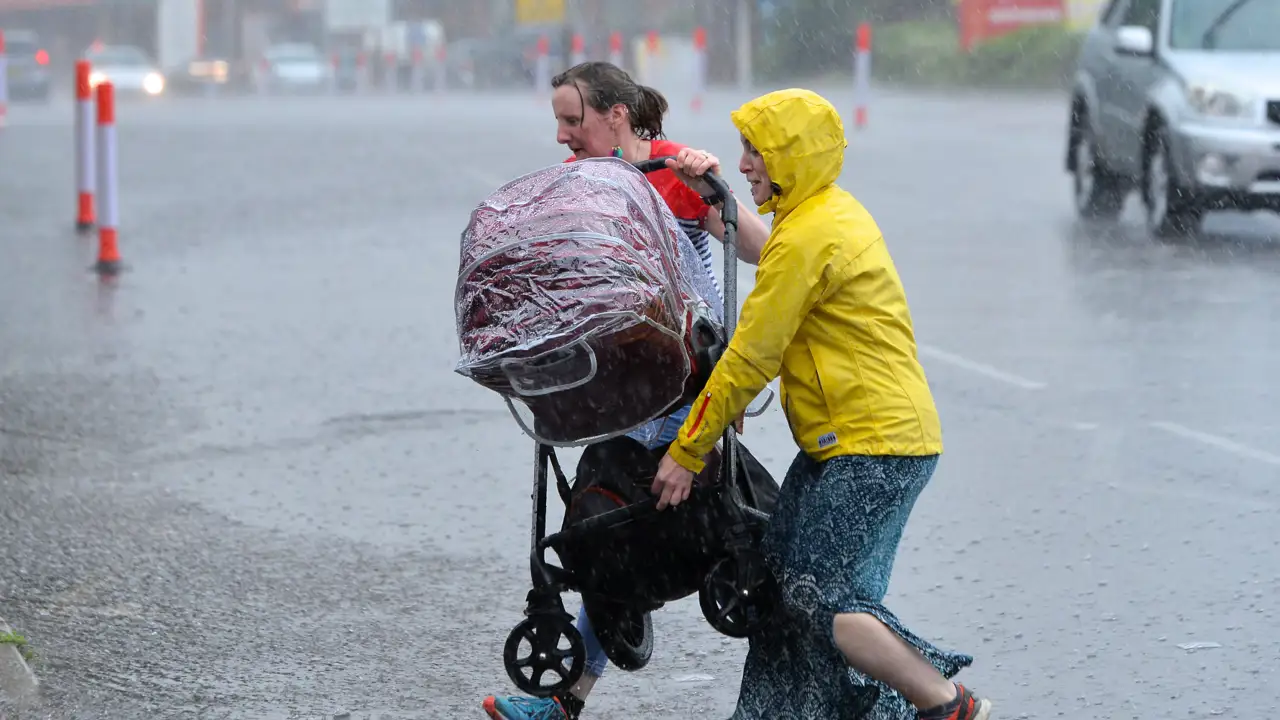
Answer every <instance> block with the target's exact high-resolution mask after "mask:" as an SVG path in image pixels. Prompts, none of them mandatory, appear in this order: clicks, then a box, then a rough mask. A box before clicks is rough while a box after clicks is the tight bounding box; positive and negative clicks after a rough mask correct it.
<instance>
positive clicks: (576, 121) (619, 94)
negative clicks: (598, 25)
mask: <svg viewBox="0 0 1280 720" xmlns="http://www.w3.org/2000/svg"><path fill="white" fill-rule="evenodd" d="M551 86H552V88H553V90H554V92H553V94H552V97H551V106H552V109H553V110H554V111H555V115H556V124H557V132H556V140H557V141H558V142H559V143H560V144H561V145H565V146H567V147H568V148H569V149H570V150H572V151H573V157H570V158H568V159H567V160H566V161H565V162H574V161H575V160H582V159H584V158H597V157H617V158H622V159H623V160H626V161H627V162H632V163H634V162H639V161H641V160H648V159H650V158H655V157H664V156H675V157H676V159H674V160H668V161H667V167H666V168H664V169H660V170H655V171H654V172H651V173H649V174H648V176H647V177H648V179H649V182H650V183H651V184H652V185H653V187H654V189H655V190H657V191H658V194H659V195H660V196H661V197H662V199H663V200H665V201H666V203H667V206H668V207H670V208H671V212H672V214H673V215H675V218H676V221H677V222H678V223H679V225H680V228H681V229H682V230H683V231H684V233H685V235H687V236H688V237H689V240H690V241H691V242H692V243H693V247H694V248H695V249H696V250H697V252H698V256H699V258H700V259H701V260H702V266H703V268H704V269H705V270H706V272H707V275H709V276H710V277H711V281H712V283H714V284H715V286H716V290H717V292H719V291H720V285H719V283H718V282H717V281H716V274H715V269H714V267H715V266H714V261H713V259H712V255H711V243H710V237H715V238H716V239H717V240H720V241H721V242H723V241H724V222H723V221H722V220H721V219H720V211H719V208H717V207H714V206H712V205H710V204H708V201H707V200H705V199H704V198H703V196H702V195H701V194H699V193H698V192H697V191H695V190H693V188H694V187H702V183H701V181H700V180H698V179H697V178H696V177H693V176H691V175H688V174H685V173H684V172H682V171H681V170H680V169H679V168H682V167H686V168H687V167H691V165H692V162H691V159H692V157H693V156H694V155H697V156H705V157H709V156H708V155H707V153H705V152H702V151H699V150H693V149H690V148H688V147H686V146H684V145H681V144H679V143H676V142H672V141H670V140H667V139H666V136H665V133H664V132H663V129H662V120H663V117H664V116H665V115H666V114H667V109H668V104H667V99H666V98H664V97H663V96H662V94H661V93H659V92H658V91H657V90H654V89H653V88H651V87H647V86H644V85H640V84H638V83H636V82H635V81H634V80H632V79H631V76H630V75H628V74H627V73H626V71H624V70H623V69H622V68H619V67H618V66H616V65H613V64H610V63H607V62H586V63H582V64H580V65H575V66H574V67H571V68H569V69H568V70H566V71H564V72H563V73H561V74H559V75H557V76H556V77H555V78H554V79H552V81H551ZM738 225H739V227H738V235H737V240H738V257H739V258H741V259H742V260H743V261H744V262H747V263H750V264H752V265H754V264H756V263H758V262H759V260H760V250H761V248H763V247H764V242H765V240H767V239H768V238H769V228H768V227H767V226H766V225H765V224H764V221H763V220H762V219H760V218H759V217H757V216H754V215H750V214H747V213H743V214H740V215H739V216H738ZM708 299H709V300H710V298H708ZM716 300H720V301H722V300H723V299H722V298H716ZM689 411H690V406H688V405H686V406H685V407H683V408H681V409H679V410H677V411H675V412H674V413H672V414H671V415H668V416H667V417H664V418H658V419H656V420H653V421H651V422H650V423H648V424H647V425H645V426H643V427H641V428H639V429H637V430H635V431H633V432H631V433H630V434H629V435H628V437H631V438H632V439H634V440H637V441H638V442H640V443H641V444H643V445H644V446H645V447H646V448H648V449H649V450H657V449H659V448H664V447H666V446H667V445H670V444H671V441H672V440H674V439H675V437H676V432H677V431H678V430H679V429H680V426H681V424H682V423H683V422H684V421H685V418H686V417H688V415H689ZM578 631H579V632H580V633H581V634H582V639H583V643H584V645H585V646H586V650H587V662H586V671H585V672H584V673H583V676H582V679H581V680H579V681H578V682H577V683H576V684H575V685H574V686H573V687H572V688H571V689H570V691H569V692H568V693H567V694H565V695H564V696H561V697H552V698H530V697H523V696H489V697H487V698H485V699H484V703H483V706H484V709H485V711H486V712H488V713H489V716H490V717H491V718H494V719H495V720H576V719H577V718H578V716H579V714H580V713H581V712H582V708H583V705H584V703H585V701H586V698H587V695H588V694H589V693H590V692H591V689H592V688H593V687H594V686H595V683H596V681H597V680H598V679H599V678H600V676H601V675H603V674H604V670H605V668H606V667H607V666H608V664H609V660H608V658H607V657H606V656H605V653H604V650H603V648H602V647H601V645H600V642H599V640H598V639H597V638H596V636H595V633H594V632H593V631H592V629H591V623H590V621H589V620H588V619H587V614H586V610H585V608H580V609H579V610H578Z"/></svg>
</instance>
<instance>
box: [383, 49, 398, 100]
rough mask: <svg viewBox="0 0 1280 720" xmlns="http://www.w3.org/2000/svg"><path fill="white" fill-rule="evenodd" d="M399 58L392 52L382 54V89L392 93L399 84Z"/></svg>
mask: <svg viewBox="0 0 1280 720" xmlns="http://www.w3.org/2000/svg"><path fill="white" fill-rule="evenodd" d="M399 60H400V58H399V57H397V56H396V54H395V53H393V52H385V53H383V54H382V89H383V90H386V91H387V92H389V93H394V92H395V91H396V90H397V89H398V87H397V86H398V85H399V84H400V67H399Z"/></svg>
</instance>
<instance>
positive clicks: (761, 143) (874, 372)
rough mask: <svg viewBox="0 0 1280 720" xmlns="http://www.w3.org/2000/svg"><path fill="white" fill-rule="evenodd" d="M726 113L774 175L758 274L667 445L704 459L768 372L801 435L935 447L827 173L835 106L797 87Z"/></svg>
mask: <svg viewBox="0 0 1280 720" xmlns="http://www.w3.org/2000/svg"><path fill="white" fill-rule="evenodd" d="M732 119H733V124H734V125H735V126H737V128H738V130H739V131H740V132H741V133H742V135H743V137H745V138H746V139H747V140H748V141H749V142H750V143H751V144H752V145H753V146H754V147H755V148H756V150H758V151H759V152H760V153H761V155H762V156H763V158H764V164H765V167H766V168H767V169H768V171H769V176H770V179H771V180H772V181H773V182H774V183H776V184H777V185H778V186H780V187H781V188H782V192H781V193H780V194H777V195H774V196H773V198H771V199H770V200H769V202H768V203H766V204H765V205H763V206H761V207H760V213H761V214H765V213H769V212H773V213H774V217H773V228H772V231H771V232H770V234H769V239H768V241H767V242H766V243H765V245H764V249H763V251H762V252H761V254H760V263H759V266H758V268H757V270H756V284H755V288H754V289H753V290H752V291H751V294H750V295H749V296H748V297H747V299H746V302H745V303H744V305H743V308H742V314H741V317H740V320H739V325H738V328H737V330H736V332H735V333H734V335H733V338H732V340H731V341H730V342H729V346H728V348H726V350H725V353H724V355H723V357H722V358H721V359H720V361H719V363H717V365H716V367H715V370H714V371H713V372H712V373H711V377H710V379H709V380H708V381H707V385H706V387H705V388H704V389H703V391H702V394H701V395H700V396H699V398H698V399H697V400H695V401H694V403H693V410H692V412H690V413H689V417H688V419H687V420H686V421H685V423H684V425H683V426H682V427H681V429H680V434H679V435H678V436H677V437H676V440H675V441H674V442H673V443H672V444H671V448H670V450H669V452H670V454H671V456H672V457H673V458H674V459H675V460H676V462H678V463H680V465H682V466H684V467H685V468H686V469H688V470H691V471H693V472H698V471H701V470H702V468H703V465H704V463H703V461H702V458H703V457H704V456H705V455H706V454H707V453H708V452H710V451H711V449H712V447H713V446H714V445H715V444H716V441H717V440H719V438H720V437H721V436H722V435H723V433H724V430H725V428H726V427H727V426H728V424H729V423H730V422H731V421H732V420H733V419H735V418H737V417H738V416H739V415H740V414H741V413H742V411H743V410H745V409H746V407H747V405H748V404H749V403H750V402H751V400H752V399H753V398H755V397H756V395H758V394H759V393H760V392H761V391H762V390H764V388H765V386H766V385H767V384H768V383H769V381H771V380H772V379H773V378H775V377H778V376H781V378H782V383H781V385H782V388H781V389H782V392H781V401H782V407H783V411H784V412H785V413H786V416H787V423H788V424H789V425H790V426H791V432H792V435H793V436H794V437H795V440H796V444H797V445H799V446H800V448H801V449H802V450H803V451H804V452H805V453H807V454H808V455H810V456H812V457H813V458H814V459H816V460H818V461H822V460H826V459H828V458H831V457H835V456H838V455H933V454H939V453H941V452H942V428H941V425H940V423H939V421H938V411H937V408H936V407H935V406H934V402H933V397H932V395H931V393H930V392H929V385H928V382H927V381H926V380H925V375H924V370H923V368H921V366H920V363H919V361H918V360H917V357H916V343H915V336H914V332H913V330H912V325H911V313H910V312H909V311H908V309H907V300H906V295H905V293H904V291H903V288H902V282H901V280H900V279H899V278H898V273H897V270H896V269H895V268H894V264H893V259H892V258H891V257H890V256H889V249H888V248H887V247H886V246H885V242H884V237H883V236H882V235H881V234H880V229H879V228H878V227H877V226H876V223H875V221H874V220H873V219H872V217H871V215H870V214H869V213H868V212H867V210H866V209H865V208H864V207H863V206H862V205H861V204H860V203H859V202H858V201H857V200H856V199H854V198H853V196H852V195H850V194H849V193H847V192H845V191H844V190H842V189H841V188H840V187H839V186H837V185H836V179H837V178H839V176H840V170H841V168H842V166H843V164H844V149H845V147H846V146H847V145H848V143H847V142H846V141H845V136H844V125H843V123H842V122H841V121H840V114H839V113H838V112H836V109H835V108H834V107H833V106H832V105H831V104H830V103H829V102H827V101H826V100H825V99H823V98H822V97H821V96H819V95H816V94H814V93H812V92H809V91H807V90H794V89H793V90H782V91H778V92H773V93H769V94H767V95H764V96H762V97H759V98H757V99H755V100H752V101H751V102H748V103H747V104H745V105H743V106H742V107H741V108H739V109H738V110H737V111H735V112H734V113H733V115H732Z"/></svg>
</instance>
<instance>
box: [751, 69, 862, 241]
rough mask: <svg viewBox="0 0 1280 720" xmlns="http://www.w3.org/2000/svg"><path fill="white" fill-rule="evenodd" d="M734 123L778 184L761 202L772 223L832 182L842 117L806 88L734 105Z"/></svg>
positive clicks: (839, 157) (840, 158)
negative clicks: (740, 105)
mask: <svg viewBox="0 0 1280 720" xmlns="http://www.w3.org/2000/svg"><path fill="white" fill-rule="evenodd" d="M731 117H732V119H733V124H734V126H735V127H737V128H738V132H740V133H742V135H743V137H745V138H746V139H747V140H748V141H749V142H750V143H751V144H752V145H753V146H754V147H755V148H756V150H758V151H760V154H761V156H763V157H764V166H765V168H766V169H768V171H769V178H770V179H771V180H772V181H773V182H774V183H776V184H777V185H778V186H779V187H781V188H782V193H781V194H780V195H779V194H775V195H774V196H773V197H771V198H769V201H768V202H766V203H765V204H764V205H761V206H760V210H759V212H760V214H761V215H764V214H766V213H770V212H772V213H774V220H773V221H774V223H775V224H776V223H777V222H778V221H779V220H781V219H782V218H783V217H784V216H786V215H787V213H789V212H791V211H792V210H794V209H795V208H796V206H798V205H799V204H800V203H802V202H804V201H805V200H808V199H809V198H811V197H813V196H814V195H816V194H817V193H818V192H820V191H821V190H823V189H824V188H826V187H827V186H829V185H831V184H833V183H834V182H835V181H836V179H837V178H839V177H840V170H841V169H842V168H843V167H844V149H845V148H846V147H847V146H848V145H849V143H848V141H847V140H845V137H844V123H843V122H841V120H840V113H839V112H837V111H836V109H835V107H834V106H833V105H832V104H831V103H830V102H828V101H827V100H826V98H823V97H822V96H821V95H818V94H817V93H814V92H811V91H809V90H800V89H794V88H793V89H790V90H778V91H775V92H771V93H768V94H766V95H762V96H760V97H758V98H756V99H755V100H752V101H750V102H748V103H746V104H745V105H743V106H742V107H740V108H738V109H737V110H735V111H734V112H733V114H732V116H731Z"/></svg>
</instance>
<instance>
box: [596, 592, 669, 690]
mask: <svg viewBox="0 0 1280 720" xmlns="http://www.w3.org/2000/svg"><path fill="white" fill-rule="evenodd" d="M583 605H585V606H586V610H587V617H588V618H589V619H590V620H591V629H592V631H594V632H595V634H596V639H597V640H599V641H600V647H601V648H602V649H603V650H604V654H605V657H607V658H609V662H611V663H613V664H614V665H616V666H617V667H618V669H620V670H624V671H627V672H634V671H636V670H640V669H642V668H643V667H644V666H645V665H648V664H649V658H651V657H653V614H652V613H648V612H643V611H641V610H638V609H636V608H630V607H626V606H624V605H620V604H617V603H611V602H607V601H600V600H594V599H589V598H585V597H584V598H583Z"/></svg>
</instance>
